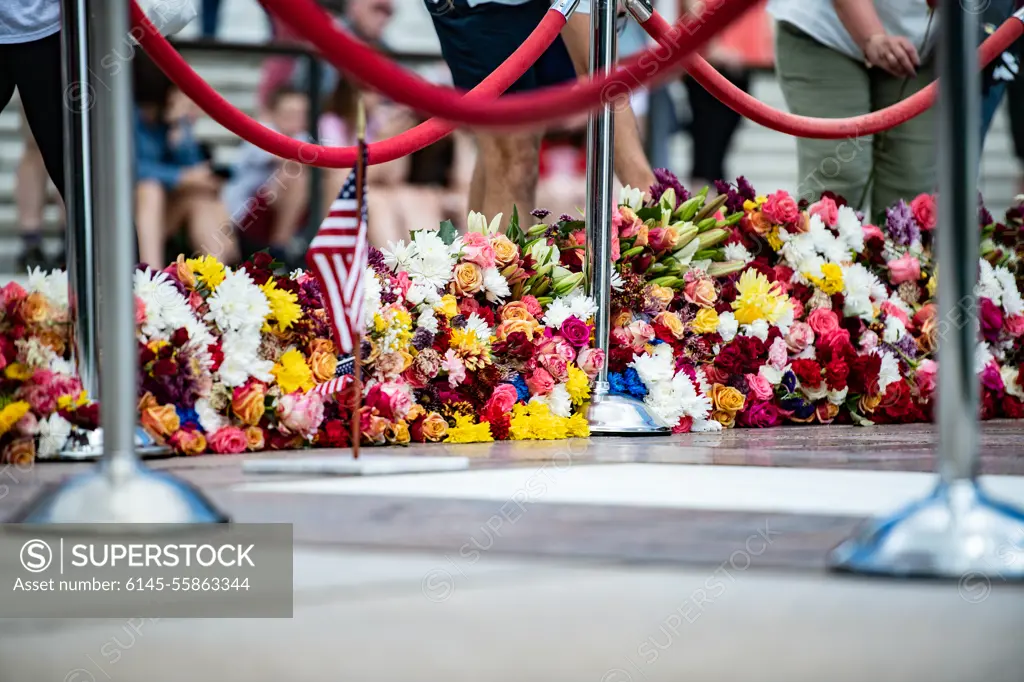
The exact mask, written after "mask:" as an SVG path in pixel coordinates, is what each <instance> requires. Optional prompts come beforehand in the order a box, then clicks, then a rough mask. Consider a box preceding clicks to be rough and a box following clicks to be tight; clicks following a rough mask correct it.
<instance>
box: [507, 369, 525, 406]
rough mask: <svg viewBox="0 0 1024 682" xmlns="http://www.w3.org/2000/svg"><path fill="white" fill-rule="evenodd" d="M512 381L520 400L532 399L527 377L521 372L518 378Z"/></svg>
mask: <svg viewBox="0 0 1024 682" xmlns="http://www.w3.org/2000/svg"><path fill="white" fill-rule="evenodd" d="M510 383H511V384H512V385H513V386H515V387H516V393H518V394H519V400H520V402H529V401H530V389H529V388H528V387H527V386H526V379H524V378H523V376H522V375H521V374H517V375H516V378H515V379H513V380H512V381H511V382H510Z"/></svg>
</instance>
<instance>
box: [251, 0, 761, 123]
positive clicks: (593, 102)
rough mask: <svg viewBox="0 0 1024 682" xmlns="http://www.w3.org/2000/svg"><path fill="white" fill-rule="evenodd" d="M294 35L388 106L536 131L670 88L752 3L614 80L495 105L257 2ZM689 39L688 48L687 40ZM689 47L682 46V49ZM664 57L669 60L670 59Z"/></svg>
mask: <svg viewBox="0 0 1024 682" xmlns="http://www.w3.org/2000/svg"><path fill="white" fill-rule="evenodd" d="M260 2H262V4H263V6H264V7H265V8H266V9H267V10H268V11H269V12H270V13H271V14H273V15H275V16H276V17H277V18H278V19H280V20H281V21H282V22H284V23H285V24H286V25H287V26H288V27H289V28H290V29H291V30H292V31H294V32H295V33H297V34H299V35H301V36H303V37H304V38H305V39H306V40H308V41H309V42H310V43H312V44H313V45H314V46H315V47H316V48H317V50H319V51H320V53H321V54H323V55H324V56H325V57H326V58H327V59H328V60H329V61H330V62H331V63H332V64H333V65H334V66H335V67H336V68H337V69H338V70H339V71H341V72H342V73H345V74H347V75H349V76H351V77H352V78H355V79H356V80H358V81H359V82H361V83H363V84H364V85H366V86H367V87H371V88H373V89H374V90H377V91H378V92H380V93H381V94H383V95H386V96H387V97H389V98H390V99H392V100H394V101H396V102H399V103H401V104H405V105H407V106H409V107H412V108H413V109H415V110H417V111H420V112H423V113H427V114H430V115H432V116H438V117H440V118H443V119H445V120H448V121H453V122H455V123H462V124H466V125H472V126H475V127H498V128H501V127H505V128H508V127H515V126H527V125H537V124H540V123H545V122H548V121H552V120H557V119H560V118H564V117H565V116H567V115H569V114H575V113H579V112H581V111H588V110H591V109H596V108H597V107H600V106H601V105H603V104H605V103H608V102H609V101H612V100H620V101H621V100H623V99H624V98H627V97H628V95H629V93H630V92H631V91H632V90H635V89H637V88H640V87H642V86H645V85H647V84H651V83H655V82H660V81H664V80H667V79H668V78H670V77H672V76H674V75H675V74H676V73H678V72H679V71H680V70H682V67H683V64H682V62H683V60H684V59H685V58H686V57H687V56H688V55H689V54H691V53H692V52H694V51H695V50H697V49H699V48H700V47H702V46H703V45H704V44H705V43H706V42H707V41H708V40H709V39H710V38H711V37H713V36H714V35H715V34H716V33H718V32H720V31H721V30H722V29H723V28H725V27H726V26H728V25H729V24H730V23H731V22H732V21H733V20H735V19H736V18H737V17H738V16H740V15H741V14H742V13H743V12H744V10H746V9H747V8H748V7H750V6H751V5H753V4H754V2H755V0H722V1H721V3H720V4H719V5H718V6H717V7H716V8H715V10H714V11H713V12H711V13H708V14H705V15H704V16H702V17H701V18H700V19H692V20H691V21H686V22H682V21H681V22H680V23H679V24H677V25H676V26H675V27H674V29H675V30H674V31H673V39H672V40H670V41H669V43H670V44H669V45H658V46H655V47H652V48H650V49H648V50H645V51H644V52H641V53H640V54H637V55H634V56H633V57H631V58H630V59H628V60H626V61H624V62H620V63H619V64H618V66H617V68H616V69H615V70H614V71H613V72H612V73H611V74H604V75H601V76H596V77H594V78H591V79H590V80H587V81H583V82H576V83H570V84H563V85H557V86H553V87H548V88H541V89H540V90H536V91H533V92H529V93H523V94H516V95H509V96H506V97H502V98H500V99H499V100H497V101H481V100H477V99H473V100H471V99H469V98H465V99H463V98H462V96H461V94H462V93H461V92H460V91H458V90H455V89H452V88H445V87H440V86H437V85H433V84H431V83H428V82H427V81H425V80H423V79H422V78H420V77H418V76H416V75H413V74H411V73H409V72H408V71H406V70H405V69H403V68H401V67H400V66H398V65H396V64H395V63H393V62H391V61H390V60H388V59H387V58H385V57H383V56H382V55H380V54H378V53H377V52H375V51H374V50H373V49H371V48H370V47H368V46H367V45H365V44H363V43H361V42H359V41H358V40H356V39H355V38H353V37H352V36H350V35H348V33H346V32H345V31H343V30H341V29H339V28H338V27H337V26H336V25H335V23H334V21H333V20H331V18H330V16H329V15H328V14H327V12H325V11H324V10H323V9H322V8H320V7H319V6H318V5H317V4H316V3H315V2H314V0H260ZM684 33H685V34H688V37H687V39H686V40H685V41H683V40H681V38H682V37H683V34H684ZM684 43H685V44H684ZM666 51H667V54H666Z"/></svg>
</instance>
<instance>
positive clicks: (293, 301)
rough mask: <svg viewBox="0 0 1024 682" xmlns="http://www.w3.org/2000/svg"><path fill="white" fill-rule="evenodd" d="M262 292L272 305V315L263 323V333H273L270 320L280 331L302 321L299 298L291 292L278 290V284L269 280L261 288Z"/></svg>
mask: <svg viewBox="0 0 1024 682" xmlns="http://www.w3.org/2000/svg"><path fill="white" fill-rule="evenodd" d="M260 291H262V292H263V295H264V296H266V297H267V303H269V304H270V314H269V315H268V316H267V321H266V322H264V323H263V331H264V332H269V331H271V325H270V320H274V322H275V324H274V328H276V329H277V330H278V331H286V330H287V329H289V328H290V327H291V326H292V325H293V324H295V323H296V322H298V321H299V320H301V319H302V308H301V307H300V306H299V297H298V296H296V295H295V294H293V293H292V292H290V291H285V290H284V289H278V288H277V282H275V281H274V280H272V279H268V280H267V282H266V284H264V285H263V286H261V287H260Z"/></svg>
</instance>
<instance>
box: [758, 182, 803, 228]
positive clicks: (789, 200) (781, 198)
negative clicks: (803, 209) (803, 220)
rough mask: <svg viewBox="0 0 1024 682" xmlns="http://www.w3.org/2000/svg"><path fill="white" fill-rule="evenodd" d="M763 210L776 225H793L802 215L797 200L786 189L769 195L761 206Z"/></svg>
mask: <svg viewBox="0 0 1024 682" xmlns="http://www.w3.org/2000/svg"><path fill="white" fill-rule="evenodd" d="M761 212H762V213H763V214H764V216H765V217H766V218H768V219H769V220H771V221H772V222H773V223H774V224H776V225H791V224H793V223H795V222H796V221H797V218H799V217H800V209H799V207H798V206H797V205H796V200H794V199H793V197H791V196H790V195H789V192H786V191H785V190H781V189H780V190H779V191H778V192H776V193H775V194H772V195H770V196H769V197H768V200H767V201H765V203H764V204H763V205H762V206H761Z"/></svg>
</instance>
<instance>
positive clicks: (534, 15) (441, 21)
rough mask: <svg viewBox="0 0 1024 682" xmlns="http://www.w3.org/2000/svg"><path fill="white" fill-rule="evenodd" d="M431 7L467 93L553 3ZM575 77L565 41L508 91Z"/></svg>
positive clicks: (445, 0)
mask: <svg viewBox="0 0 1024 682" xmlns="http://www.w3.org/2000/svg"><path fill="white" fill-rule="evenodd" d="M425 3H426V6H427V10H428V11H429V12H430V17H431V19H433V21H434V29H435V30H436V31H437V38H438V41H439V42H440V43H441V54H442V56H443V57H444V60H445V62H446V63H447V64H448V68H449V69H451V72H452V81H453V82H454V84H455V87H457V88H461V89H463V90H471V89H473V88H475V87H476V86H477V85H479V84H480V82H481V81H483V79H485V78H486V77H487V76H488V75H490V74H491V72H493V71H494V70H495V69H497V68H498V67H499V66H501V64H502V62H504V61H505V60H506V59H508V58H509V57H510V56H511V55H512V53H513V52H515V51H516V49H518V48H519V46H520V45H522V44H523V43H524V42H525V41H526V39H527V38H528V37H529V36H530V34H531V33H533V31H534V29H536V28H537V25H538V24H540V22H541V19H543V18H544V14H545V13H546V12H547V11H548V10H549V9H551V3H550V1H549V0H530V1H529V2H526V3H524V4H521V5H503V4H500V3H497V2H484V3H483V4H480V5H477V6H476V7H470V6H469V4H468V3H467V2H466V0H451V2H449V0H439V1H438V2H432V0H425ZM575 79H576V70H575V69H574V68H573V65H572V60H571V59H570V58H569V52H568V51H567V50H566V49H565V43H563V42H562V39H561V37H559V38H556V39H555V42H554V43H552V44H551V47H549V48H548V49H547V50H546V51H545V52H544V54H543V55H541V58H540V59H539V60H537V62H536V63H535V64H534V65H533V66H532V67H530V69H529V70H528V71H527V72H526V73H524V74H523V76H522V77H521V78H520V79H519V80H518V81H516V82H515V83H514V84H513V85H512V87H511V88H509V89H508V90H507V91H506V92H520V91H524V90H535V89H537V88H541V87H544V86H546V85H556V84H558V83H564V82H567V81H572V80H575Z"/></svg>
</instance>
